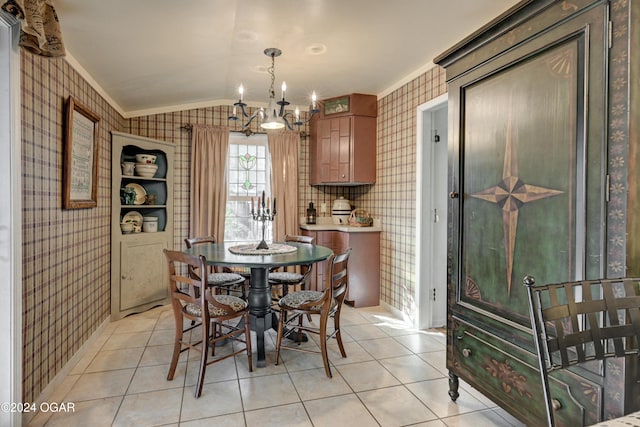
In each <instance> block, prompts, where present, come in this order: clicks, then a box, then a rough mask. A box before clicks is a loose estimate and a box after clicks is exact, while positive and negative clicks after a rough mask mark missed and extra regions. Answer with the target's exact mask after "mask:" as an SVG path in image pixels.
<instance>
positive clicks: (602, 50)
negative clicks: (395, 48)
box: [434, 0, 640, 426]
mask: <svg viewBox="0 0 640 427" xmlns="http://www.w3.org/2000/svg"><path fill="white" fill-rule="evenodd" d="M634 8H635V9H634ZM638 8H640V4H639V3H638V2H630V1H625V0H612V1H604V0H571V1H556V0H527V1H522V2H520V3H518V4H517V5H516V6H514V7H513V8H512V9H510V10H509V11H507V12H506V13H505V14H504V15H502V16H500V17H498V18H496V19H495V20H494V21H493V22H491V23H489V24H487V25H486V26H485V27H483V28H481V29H480V30H479V31H477V32H476V33H474V34H472V35H471V36H470V37H468V38H467V39H465V40H463V41H462V42H460V43H459V44H457V45H456V46H454V47H453V48H451V49H450V50H448V51H447V52H445V53H443V54H442V55H440V56H439V57H438V58H436V59H435V60H434V62H435V63H437V64H438V65H441V66H443V67H444V68H445V69H446V75H447V76H446V77H447V86H448V93H449V95H448V100H449V111H448V117H449V141H448V144H449V145H448V147H449V168H448V170H449V172H448V178H449V179H448V185H449V191H450V196H451V199H450V203H449V216H448V223H449V233H450V234H449V238H448V245H449V246H448V255H449V256H448V260H449V262H450V265H449V278H448V319H447V368H448V370H449V374H450V386H451V387H450V392H449V393H450V395H451V396H452V398H454V399H455V398H458V380H459V379H462V380H464V381H465V382H466V383H468V384H470V385H471V386H473V387H474V388H476V389H477V390H479V391H480V392H482V393H483V394H485V395H486V396H487V397H489V398H490V399H491V400H492V401H493V402H495V403H496V404H498V405H500V406H501V407H502V408H503V409H505V410H506V411H507V412H509V413H511V414H512V415H513V416H515V417H516V418H518V419H519V420H521V421H522V422H524V423H526V424H527V425H529V426H538V425H546V421H545V406H544V404H543V401H544V399H543V393H542V386H541V382H540V373H539V370H538V362H537V355H536V351H535V346H534V341H533V337H532V332H531V323H530V317H529V308H528V302H527V294H526V291H525V289H524V286H523V284H522V282H523V278H524V276H525V275H532V276H534V277H535V278H536V283H538V284H544V283H556V282H565V281H574V280H582V279H596V278H601V277H609V278H614V277H621V276H625V275H635V274H638V265H639V264H638V259H639V251H638V246H637V241H638V239H637V236H638V230H639V229H640V227H639V224H640V221H638V219H637V218H638V215H637V214H636V213H635V212H637V209H638V193H639V190H638V188H639V187H638V185H637V182H638V168H637V161H638V150H637V146H638V139H637V129H636V128H635V126H637V123H638V121H637V120H638V117H637V116H638V110H637V108H635V105H634V103H637V99H636V98H634V96H633V95H634V94H637V93H638V84H639V83H638V82H639V81H640V79H638V76H636V74H637V70H638V61H639V59H638V57H639V56H638V55H632V54H631V53H632V52H633V51H634V49H637V47H638V40H639V39H638V29H639V28H638V16H639V15H638V11H637V9H638ZM634 76H635V77H634ZM634 208H635V209H634ZM634 245H635V246H634ZM576 298H580V297H579V295H576ZM577 301H579V300H577ZM638 372H639V371H638V363H637V358H636V359H631V358H626V359H625V358H619V359H612V360H611V361H608V362H607V363H606V364H592V365H587V366H581V367H576V368H575V369H572V370H570V371H566V372H561V373H560V372H559V373H555V374H553V375H552V379H551V381H550V388H551V395H552V398H553V400H554V407H555V415H554V417H555V421H556V426H580V425H591V424H594V423H596V422H598V421H601V420H603V419H608V418H611V417H615V416H620V415H622V414H623V413H626V412H629V411H632V410H637V409H640V401H639V400H638V398H637V396H638V393H639V392H640V390H639V389H640V384H638V381H637V379H638ZM459 399H464V397H462V396H460V397H459Z"/></svg>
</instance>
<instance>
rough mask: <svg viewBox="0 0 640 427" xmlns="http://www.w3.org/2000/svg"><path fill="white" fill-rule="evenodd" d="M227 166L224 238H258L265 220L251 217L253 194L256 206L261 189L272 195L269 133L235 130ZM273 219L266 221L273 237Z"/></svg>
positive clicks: (255, 239)
mask: <svg viewBox="0 0 640 427" xmlns="http://www.w3.org/2000/svg"><path fill="white" fill-rule="evenodd" d="M229 139H230V141H229V142H230V146H229V159H228V169H227V185H228V188H227V210H226V216H225V232H224V240H225V241H227V242H258V241H260V239H262V223H260V222H258V221H254V220H253V218H252V217H251V198H252V197H253V198H254V203H255V206H256V207H257V203H258V199H257V198H258V196H262V191H263V190H264V192H265V193H266V194H267V195H269V196H270V195H271V185H270V182H269V179H270V169H271V166H270V163H269V155H268V146H267V137H266V135H251V136H250V137H246V136H244V135H242V134H237V133H232V134H231V136H230V138H229ZM271 225H272V224H271V222H270V221H267V223H266V224H265V239H267V240H271V239H272V237H271V236H272V233H271V229H272V228H271Z"/></svg>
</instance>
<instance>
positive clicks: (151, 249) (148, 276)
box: [118, 242, 168, 312]
mask: <svg viewBox="0 0 640 427" xmlns="http://www.w3.org/2000/svg"><path fill="white" fill-rule="evenodd" d="M166 247H167V244H166V243H165V242H123V243H122V245H121V252H120V254H121V255H120V276H121V277H120V296H119V301H118V303H119V308H120V311H121V312H122V311H125V312H126V311H127V310H132V309H137V308H141V307H142V306H149V305H154V304H159V303H161V302H163V301H164V300H165V299H166V298H167V293H168V289H167V280H168V279H167V274H168V273H167V268H166V262H165V258H164V254H163V252H162V250H163V249H165V248H166Z"/></svg>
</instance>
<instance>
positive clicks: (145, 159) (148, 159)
mask: <svg viewBox="0 0 640 427" xmlns="http://www.w3.org/2000/svg"><path fill="white" fill-rule="evenodd" d="M157 157H158V156H156V155H155V154H144V153H143V154H136V162H138V163H146V164H148V165H151V164H154V163H155V162H156V158H157Z"/></svg>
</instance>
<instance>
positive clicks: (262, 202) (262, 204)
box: [262, 190, 264, 208]
mask: <svg viewBox="0 0 640 427" xmlns="http://www.w3.org/2000/svg"><path fill="white" fill-rule="evenodd" d="M262 207H263V208H264V190H262Z"/></svg>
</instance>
